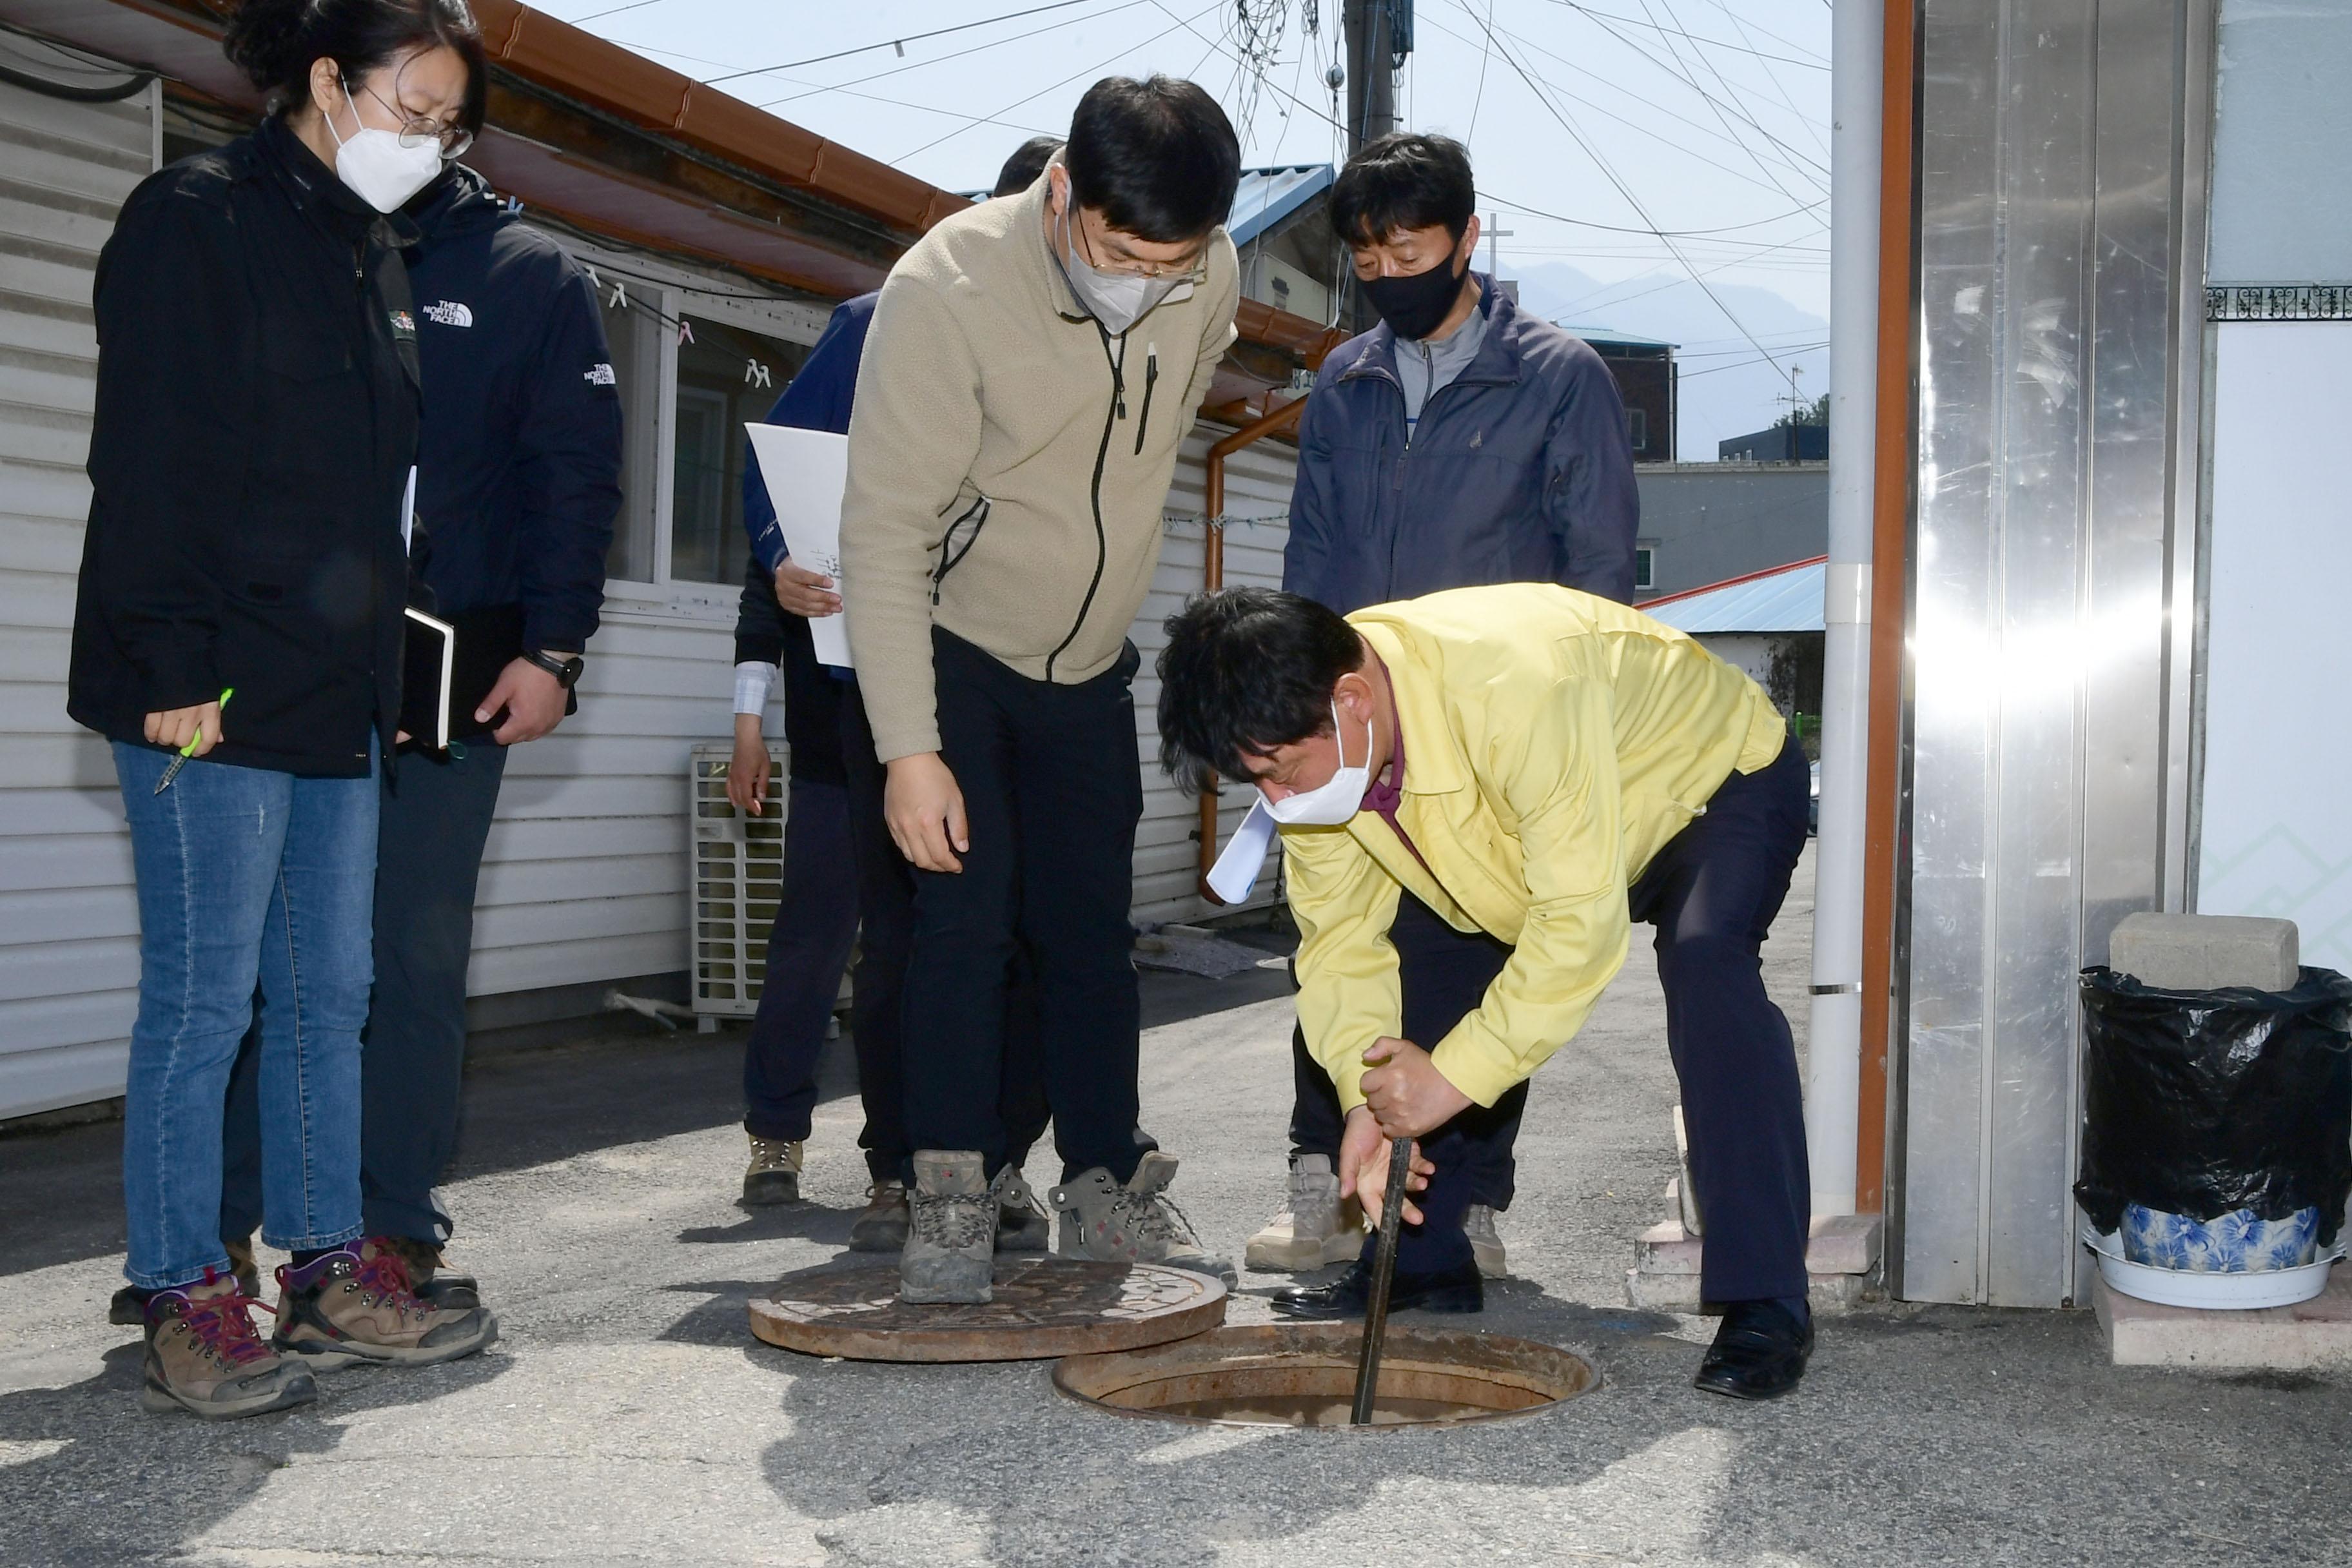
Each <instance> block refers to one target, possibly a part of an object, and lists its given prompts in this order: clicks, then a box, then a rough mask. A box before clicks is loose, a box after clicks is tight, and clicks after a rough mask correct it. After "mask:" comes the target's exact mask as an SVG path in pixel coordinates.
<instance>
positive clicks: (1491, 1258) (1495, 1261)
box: [1462, 1204, 1511, 1279]
mask: <svg viewBox="0 0 2352 1568" xmlns="http://www.w3.org/2000/svg"><path fill="white" fill-rule="evenodd" d="M1462 1233H1463V1234H1464V1235H1465V1236H1467V1237H1469V1238H1470V1256H1471V1257H1473V1258H1476V1259H1477V1260H1478V1272H1479V1273H1480V1274H1482V1275H1484V1276H1485V1277H1486V1278H1487V1279H1508V1278H1509V1277H1510V1272H1511V1269H1510V1265H1509V1264H1508V1263H1507V1262H1506V1261H1505V1260H1504V1258H1503V1233H1502V1232H1501V1231H1499V1230H1497V1229H1496V1228H1495V1211H1494V1210H1493V1209H1491V1208H1489V1207H1488V1206H1487V1205H1485V1204H1472V1205H1470V1206H1469V1208H1467V1209H1466V1210H1465V1211H1464V1212H1463V1215H1462Z"/></svg>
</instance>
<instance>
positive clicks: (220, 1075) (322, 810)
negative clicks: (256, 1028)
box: [114, 742, 378, 1290]
mask: <svg viewBox="0 0 2352 1568" xmlns="http://www.w3.org/2000/svg"><path fill="white" fill-rule="evenodd" d="M170 762H171V757H170V756H169V755H168V754H167V753H165V752H157V751H151V750H149V749H147V748H146V747H143V746H132V745H126V744H123V743H121V742H117V743H116V744H115V746H114V770H115V774H116V776H117V778H119V779H120V780H121V784H122V804H123V810H124V815H125V816H128V817H129V819H130V823H131V862H132V865H133V868H135V870H136V873H137V877H138V882H139V928H140V941H139V952H140V965H139V970H140V972H139V1019H138V1022H137V1023H136V1024H134V1025H133V1026H131V1070H130V1084H129V1088H128V1089H127V1091H126V1093H125V1097H124V1102H123V1129H122V1188H123V1200H124V1204H125V1206H126V1208H127V1209H128V1211H129V1220H130V1260H129V1262H128V1263H127V1264H126V1266H125V1267H124V1268H123V1273H124V1275H125V1276H126V1277H128V1278H129V1279H130V1280H131V1283H132V1284H133V1285H136V1286H138V1287H140V1288H141V1289H148V1290H160V1289H169V1288H171V1287H173V1286H177V1285H185V1284H190V1283H193V1282H194V1281H196V1280H199V1279H203V1278H204V1277H205V1270H206V1269H207V1268H213V1269H219V1270H223V1271H226V1268H227V1267H228V1257H227V1254H226V1251H225V1250H224V1248H223V1247H222V1246H221V1237H220V1200H221V1116H222V1108H223V1105H224V1103H225V1101H226V1097H227V1092H228V1079H229V1070H230V1068H232V1067H233V1066H234V1065H235V1063H236V1051H237V1043H238V1041H240V1040H241V1039H243V1038H244V1036H245V1031H246V1027H247V1025H248V1024H249V1023H250V1022H252V1020H253V1016H254V1007H255V1002H256V992H257V990H258V993H259V1005H260V1019H261V1083H260V1089H261V1123H262V1188H263V1193H264V1214H263V1224H262V1237H263V1239H264V1240H266V1241H268V1243H269V1244H270V1245H271V1246H273V1247H284V1248H286V1249H288V1250H289V1251H291V1250H294V1249H297V1248H317V1247H336V1246H340V1245H341V1244H342V1243H344V1242H346V1241H350V1240H351V1239H352V1238H353V1237H357V1236H359V1235H360V1234H361V1227H360V1028H361V1026H362V1025H363V1024H365V1023H366V1021H367V1008H368V986H369V984H370V982H371V979H372V977H373V963H372V960H371V956H370V952H369V947H368V942H369V931H370V927H371V924H372V923H373V922H372V908H373V895H374V888H375V838H376V813H377V801H378V785H377V783H376V779H375V775H374V772H373V767H371V770H370V773H369V774H368V776H367V777H365V778H357V779H310V778H297V777H295V776H294V775H293V774H291V773H272V772H268V771H266V770H263V769H259V768H241V767H232V766H228V765H226V764H224V763H189V764H188V765H187V766H186V767H185V768H183V769H182V770H181V771H180V776H179V777H178V778H177V779H175V780H174V781H173V784H172V787H171V788H170V789H167V790H165V791H164V792H163V794H162V795H157V794H155V793H154V789H155V782H156V781H157V780H158V779H160V778H161V777H162V776H163V770H164V768H165V767H166V766H167V765H168V764H169V763H170Z"/></svg>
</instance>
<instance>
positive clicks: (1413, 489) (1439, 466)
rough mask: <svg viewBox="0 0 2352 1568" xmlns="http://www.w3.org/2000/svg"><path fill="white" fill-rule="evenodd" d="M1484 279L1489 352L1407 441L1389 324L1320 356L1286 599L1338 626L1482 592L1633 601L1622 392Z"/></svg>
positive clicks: (1634, 520)
mask: <svg viewBox="0 0 2352 1568" xmlns="http://www.w3.org/2000/svg"><path fill="white" fill-rule="evenodd" d="M1479 283H1480V286H1481V287H1480V296H1479V301H1478V308H1479V309H1480V310H1483V311H1485V312H1486V318H1487V320H1486V342H1484V343H1482V344H1481V345H1480V346H1479V349H1478V353H1477V356H1476V357H1475V359H1473V360H1472V361H1471V362H1470V363H1469V364H1468V365H1466V366H1465V367H1464V369H1463V372H1462V374H1461V375H1460V376H1458V377H1457V378H1455V379H1454V381H1452V382H1450V383H1448V384H1446V385H1444V386H1443V387H1440V388H1439V389H1438V390H1437V392H1436V393H1435V394H1434V395H1433V396H1431V398H1430V399H1429V402H1428V405H1426V406H1425V407H1423V410H1422V414H1421V419H1420V422H1419V425H1418V427H1417V428H1416V429H1415V430H1414V432H1413V435H1412V442H1411V444H1410V447H1408V445H1407V441H1406V437H1405V423H1404V389H1403V387H1402V385H1401V384H1399V383H1398V381H1397V372H1396V334H1395V333H1394V332H1393V331H1390V329H1389V328H1388V326H1387V325H1386V324H1385V323H1383V324H1382V325H1381V326H1378V327H1375V328H1373V329H1372V330H1371V331H1369V332H1365V333H1363V334H1361V335H1360V336H1358V337H1354V338H1350V339H1349V341H1348V342H1345V343H1342V344H1341V345H1340V346H1339V348H1338V349H1336V350H1334V351H1333V352H1332V353H1331V354H1330V356H1329V357H1328V359H1326V360H1325V361H1324V362H1323V369H1322V372H1321V374H1319V375H1318V376H1317V377H1316V381H1315V390H1314V391H1313V392H1312V393H1310V394H1309V395H1308V396H1307V412H1306V413H1305V414H1304V415H1303V416H1301V417H1300V421H1299V430H1298V481H1297V488H1296V489H1294V490H1293V491H1292V494H1291V500H1290V543H1289V545H1288V547H1287V548H1286V550H1285V551H1284V552H1283V570H1282V585H1283V586H1284V587H1285V588H1287V589H1289V590H1290V591H1291V592H1292V593H1294V594H1300V595H1305V596H1306V597H1307V598H1310V599H1314V600H1316V601H1318V603H1321V604H1325V605H1329V606H1330V607H1331V608H1333V609H1335V610H1338V611H1339V613H1340V614H1342V615H1346V614H1348V613H1349V612H1350V611H1354V610H1360V609H1362V608H1363V607H1364V606H1365V605H1380V604H1386V603H1388V602H1389V601H1391V600H1393V599H1412V598H1418V597H1420V596H1421V595H1423V594H1434V593H1437V592H1439V591H1440V590H1442V589H1446V588H1465V587H1475V586H1483V585H1486V584H1495V583H1559V584H1565V585H1566V586H1568V587H1570V588H1581V589H1582V590H1584V591H1585V592H1586V593H1588V594H1598V595H1601V597H1603V598H1608V599H1614V600H1616V601H1617V602H1619V603H1620V604H1631V603H1632V602H1633V535H1634V531H1635V528H1636V525H1637V524H1638V522H1639V521H1640V516H1641V501H1640V500H1639V498H1638V497H1637V496H1636V494H1635V492H1634V489H1633V444H1632V441H1631V438H1630V437H1628V435H1627V434H1626V429H1625V405H1624V404H1623V402H1622V400H1621V399H1620V398H1619V397H1618V395H1617V384H1616V382H1615V380H1614V379H1612V377H1611V375H1610V374H1609V367H1608V366H1607V365H1605V364H1603V363H1601V356H1600V355H1598V354H1596V353H1593V352H1592V350H1591V348H1590V347H1589V346H1587V345H1586V344H1585V343H1584V342H1582V341H1581V340H1580V339H1578V338H1575V337H1572V336H1570V334H1569V333H1567V332H1564V331H1561V330H1560V329H1559V328H1558V327H1556V326H1553V325H1552V324H1551V323H1550V322H1549V321H1544V320H1542V319H1541V318H1539V317H1536V316H1530V315H1528V314H1527V313H1526V312H1524V311H1522V310H1520V309H1519V308H1518V306H1517V305H1516V304H1514V303H1512V302H1511V300H1508V299H1507V298H1506V297H1505V296H1504V295H1503V294H1502V293H1501V291H1500V290H1498V289H1496V287H1495V285H1494V281H1493V279H1488V278H1485V277H1483V276H1482V277H1481V278H1480V279H1479Z"/></svg>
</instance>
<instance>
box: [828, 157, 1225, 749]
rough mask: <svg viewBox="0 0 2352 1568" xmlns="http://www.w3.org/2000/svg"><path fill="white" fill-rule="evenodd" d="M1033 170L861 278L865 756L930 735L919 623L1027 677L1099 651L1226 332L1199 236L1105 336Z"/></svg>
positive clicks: (934, 717) (1083, 662) (1051, 675)
mask: <svg viewBox="0 0 2352 1568" xmlns="http://www.w3.org/2000/svg"><path fill="white" fill-rule="evenodd" d="M1049 185H1050V182H1049V180H1048V179H1047V177H1045V176H1043V175H1041V176H1039V178H1038V180H1037V183H1036V184H1033V185H1031V186H1030V187H1029V189H1028V190H1026V191H1024V192H1023V193H1022V194H1021V195H1016V196H1006V197H1003V198H1001V199H999V200H996V201H991V202H984V203H982V204H980V205H977V206H974V207H973V208H972V209H971V211H970V212H960V213H957V214H955V215H954V216H951V217H949V218H946V219H944V220H943V221H941V222H940V224H939V225H938V226H935V227H934V228H933V229H932V230H931V231H930V232H929V234H927V235H925V236H924V237H922V239H921V240H920V241H919V242H918V243H917V244H916V245H915V247H914V248H913V249H911V250H909V251H908V252H907V254H906V255H905V256H904V257H902V258H900V259H899V261H898V266H896V267H894V268H891V270H890V278H889V280H888V281H887V283H885V284H884V285H883V286H882V298H881V300H880V302H879V303H878V304H877V306H876V307H875V311H874V324H873V327H872V330H871V331H869V333H868V334H867V337H866V352H865V357H864V359H863V361H862V363H860V364H859V366H858V372H857V399H856V409H855V412H854V413H853V415H852V416H851V420H850V426H849V484H848V490H847V494H846V496H845V500H844V501H843V504H842V513H841V559H842V571H841V580H842V589H841V592H842V600H843V605H844V608H845V613H846V614H847V615H848V616H849V641H850V647H851V651H852V652H853V654H854V655H855V656H856V660H857V679H858V685H859V688H860V689H861V691H862V692H863V694H864V696H865V700H866V715H867V717H868V718H869V719H870V720H871V721H872V723H873V727H874V742H875V750H876V752H877V753H878V754H879V756H880V757H881V759H882V760H883V761H884V762H888V761H890V760H891V759H893V758H896V757H903V756H908V755H910V754H913V753H915V752H935V751H937V750H939V747H940V732H939V723H938V710H937V703H936V698H935V690H934V686H933V680H932V670H931V627H932V626H933V625H934V624H935V623H936V624H937V625H938V626H940V627H941V628H943V629H945V630H946V631H949V632H951V633H953V634H954V635H955V636H957V637H961V638H963V639H964V640H965V641H967V642H970V643H973V644H976V645H977V646H978V647H982V648H983V649H985V650H986V651H987V652H989V653H990V654H992V655H993V656H994V657H995V658H998V659H1000V660H1002V661H1003V663H1004V664H1006V665H1007V666H1009V667H1010V668H1013V669H1015V670H1017V671H1019V672H1020V673H1021V674H1023V675H1025V676H1027V677H1029V678H1030V679H1033V680H1048V681H1053V682H1055V683H1056V684H1059V685H1075V684H1076V683H1078V682H1080V681H1084V680H1088V679H1093V678H1094V677H1095V676H1097V675H1100V674H1101V673H1102V672H1103V671H1104V670H1106V669H1108V668H1110V667H1111V665H1112V663H1113V662H1114V661H1116V660H1117V659H1118V655H1119V651H1120V648H1121V647H1122V646H1123V645H1124V643H1125V641H1126V638H1127V631H1128V626H1129V624H1130V623H1132V622H1133V620H1134V619H1135V614H1136V611H1137V610H1138V609H1139V608H1140V607H1141V605H1142V604H1143V595H1144V592H1145V590H1146V589H1148V588H1149V587H1150V584H1151V574H1152V569H1153V567H1154V566H1156V565H1157V564H1158V563H1159V560H1160V518H1161V514H1162V511H1163V510H1164V509H1165V507H1166V505H1167V500H1168V482H1169V479H1171V477H1172V476H1173V474H1174V472H1175V468H1176V453H1177V448H1178V447H1179V446H1180V445H1181V443H1182V441H1183V438H1184V436H1185V434H1186V432H1188V431H1190V430H1191V429H1192V421H1193V415H1194V411H1195V410H1196V409H1197V408H1198V407H1199V406H1200V403H1201V399H1202V396H1203V395H1205V394H1206V393H1207V392H1208V390H1209V382H1210V378H1211V377H1212V376H1213V374H1215V372H1216V367H1217V362H1218V361H1219V360H1221V359H1223V357H1224V353H1225V350H1226V348H1227V347H1228V346H1229V345H1230V344H1231V343H1232V342H1233V340H1234V326H1233V321H1234V306H1235V304H1236V303H1237V302H1238V300H1239V298H1240V292H1241V290H1240V268H1239V265H1238V263H1237V261H1236V258H1235V257H1234V247H1233V242H1232V241H1231V240H1230V239H1228V238H1227V237H1225V232H1224V230H1223V229H1222V228H1221V229H1219V230H1218V231H1217V232H1216V234H1215V236H1214V237H1213V238H1212V240H1211V241H1210V244H1209V247H1208V250H1207V251H1206V253H1205V254H1204V255H1203V257H1202V265H1201V267H1200V268H1198V269H1197V270H1196V272H1195V274H1194V278H1193V280H1192V282H1191V283H1190V285H1189V286H1180V287H1179V288H1178V289H1176V291H1175V292H1174V293H1173V294H1172V295H1171V297H1170V298H1168V299H1166V300H1162V301H1161V302H1160V304H1159V305H1158V306H1157V307H1156V308H1154V309H1153V310H1151V312H1150V314H1149V315H1146V316H1145V317H1144V318H1143V319H1142V320H1141V321H1138V322H1137V323H1136V324H1135V325H1134V326H1133V327H1131V328H1129V330H1128V331H1127V332H1126V333H1125V334H1124V336H1123V337H1115V338H1109V339H1108V341H1106V338H1105V335H1104V333H1103V331H1102V330H1101V329H1100V328H1099V327H1098V326H1097V324H1096V323H1095V321H1093V320H1092V319H1091V318H1089V317H1087V315H1086V314H1085V312H1084V311H1083V310H1081V309H1080V308H1079V306H1078V303H1077V300H1076V298H1075V297H1074V296H1073V295H1072V293H1071V292H1070V287H1069V283H1068V280H1067V279H1066V278H1065V277H1064V276H1063V274H1062V271H1061V268H1060V265H1059V263H1058V262H1057V261H1056V260H1055V257H1054V253H1053V252H1052V250H1051V249H1050V248H1049V247H1048V245H1047V241H1046V237H1045V211H1046V194H1047V191H1048V189H1049Z"/></svg>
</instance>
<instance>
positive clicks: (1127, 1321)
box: [751, 1258, 1225, 1361]
mask: <svg viewBox="0 0 2352 1568" xmlns="http://www.w3.org/2000/svg"><path fill="white" fill-rule="evenodd" d="M1223 1321H1225V1287H1224V1285H1223V1283H1222V1282H1221V1281H1219V1280H1215V1279H1210V1278H1209V1277H1208V1276H1207V1275H1205V1274H1191V1273H1187V1272H1186V1271H1185V1270H1183V1269H1181V1268H1159V1267H1156V1266H1154V1265H1151V1264H1139V1265H1135V1266H1133V1267H1130V1266H1129V1265H1127V1264H1123V1263H1086V1262H1078V1261H1074V1260H1071V1259H1067V1258H1009V1259H1005V1258H1000V1259H999V1260H998V1261H997V1265H996V1300H993V1301H991V1302H989V1303H987V1304H986V1305H984V1306H976V1307H958V1306H937V1307H909V1306H905V1305H902V1304H901V1303H900V1302H899V1300H898V1265H897V1264H896V1263H877V1264H869V1265H867V1266H866V1267H864V1268H830V1267H827V1268H808V1269H803V1270H802V1271H801V1272H800V1273H797V1274H787V1275H785V1276H784V1278H783V1279H781V1280H779V1281H778V1282H777V1285H776V1288H775V1289H773V1290H772V1291H771V1292H769V1293H768V1294H767V1295H766V1296H765V1297H754V1298H753V1299H752V1301H751V1331H752V1332H753V1333H755V1334H757V1335H759V1336H760V1338H761V1339H763V1340H765V1341H767V1342H769V1343H770V1344H772V1345H782V1347H783V1348H784V1349H786V1350H790V1351H804V1352H808V1353H809V1354H811V1355H833V1356H846V1357H849V1358H850V1359H852V1360H854V1361H1037V1360H1043V1359H1045V1358H1046V1357H1049V1356H1066V1355H1080V1354H1085V1353H1087V1352H1101V1351H1123V1350H1133V1349H1135V1348H1137V1347H1138V1346H1141V1345H1156V1344H1162V1343H1165V1342H1168V1341H1170V1340H1180V1339H1183V1338H1185V1337H1186V1336H1187V1335H1191V1334H1197V1333H1200V1332H1202V1331H1203V1330H1207V1329H1213V1328H1215V1327H1216V1326H1217V1325H1218V1324H1219V1323H1222V1322H1223Z"/></svg>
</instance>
